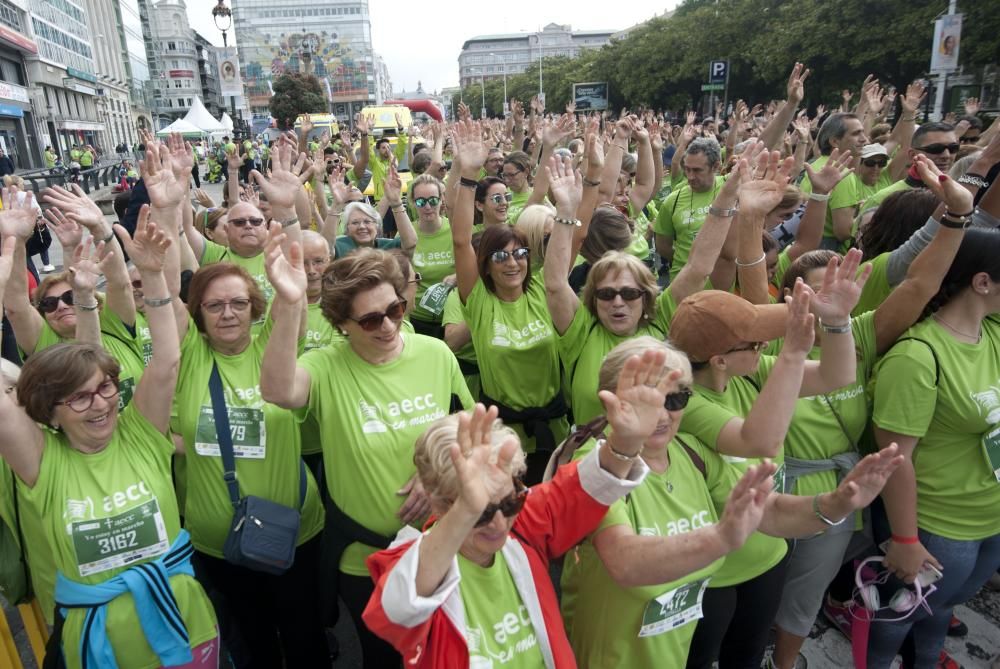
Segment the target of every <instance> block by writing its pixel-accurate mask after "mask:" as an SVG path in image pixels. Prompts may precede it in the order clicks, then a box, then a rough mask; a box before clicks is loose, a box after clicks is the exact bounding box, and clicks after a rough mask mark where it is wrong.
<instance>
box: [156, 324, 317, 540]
mask: <svg viewBox="0 0 1000 669" xmlns="http://www.w3.org/2000/svg"><path fill="white" fill-rule="evenodd" d="M272 324H273V321H271V320H270V319H268V320H267V323H266V325H265V326H264V328H263V330H262V331H261V332H260V333H259V334H256V335H253V337H252V339H251V342H250V345H249V346H248V347H247V348H246V349H245V350H244V351H243V352H242V353H238V354H236V355H223V354H222V353H219V352H217V351H214V350H213V349H212V347H211V346H210V345H209V343H208V340H207V339H206V338H205V337H204V336H203V335H202V334H201V333H200V332H199V331H198V329H197V328H196V327H195V325H194V323H193V322H190V323H189V324H188V331H187V334H186V335H185V336H184V340H183V341H182V342H181V367H180V372H179V374H178V378H177V393H176V397H175V400H174V402H175V407H176V411H177V422H176V423H177V425H178V426H179V431H180V434H181V435H182V436H183V438H184V452H185V457H186V460H187V496H186V500H185V504H184V520H185V525H186V527H187V529H188V531H189V532H190V533H191V543H193V544H194V546H195V548H196V549H198V550H199V551H201V552H202V553H205V554H207V555H211V556H213V557H217V558H221V557H222V546H223V544H224V543H225V541H226V537H227V536H228V534H229V529H230V525H231V524H232V518H233V507H232V503H231V501H230V499H229V491H228V489H227V487H226V484H225V482H224V481H223V479H222V471H223V470H222V457H221V455H220V453H219V441H218V436H217V433H216V429H215V419H214V416H213V411H212V397H211V392H210V391H209V387H208V382H209V377H210V376H211V373H212V364H213V362H214V363H215V364H217V365H218V367H219V376H220V377H221V379H222V388H223V394H224V396H225V399H226V408H227V413H228V416H229V429H230V432H231V433H232V435H233V440H232V441H233V452H234V454H235V456H236V475H237V478H238V480H239V484H240V493H241V494H242V495H244V496H246V495H256V496H257V497H263V498H265V499H268V500H271V501H272V502H276V503H278V504H283V505H285V506H288V507H292V508H295V509H298V508H299V480H300V476H299V463H300V462H301V455H302V454H301V442H300V440H299V425H298V422H297V421H296V417H295V416H294V415H293V414H292V412H291V411H289V410H287V409H282V408H281V407H279V406H277V405H275V404H270V403H268V402H265V401H264V400H263V398H262V397H261V394H260V367H261V361H262V359H263V357H264V348H265V346H266V345H267V340H268V337H269V336H270V334H271V327H272ZM301 513H302V520H301V524H300V525H299V537H298V544H299V545H301V544H303V543H305V542H306V541H308V540H309V539H311V538H313V537H314V536H316V535H317V534H318V533H319V532H320V531H321V530H322V529H323V520H324V518H323V505H322V504H321V502H320V499H319V491H318V489H317V488H316V482H315V481H314V480H313V477H312V474H311V473H309V472H308V471H307V472H306V498H305V503H304V504H303V505H302V508H301Z"/></svg>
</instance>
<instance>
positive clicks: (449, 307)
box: [441, 289, 465, 325]
mask: <svg viewBox="0 0 1000 669" xmlns="http://www.w3.org/2000/svg"><path fill="white" fill-rule="evenodd" d="M463 323H465V315H464V314H463V313H462V299H461V298H460V297H459V296H458V290H457V289H455V290H452V291H451V292H449V293H448V299H446V300H445V301H444V313H443V314H442V316H441V324H442V325H461V324H463Z"/></svg>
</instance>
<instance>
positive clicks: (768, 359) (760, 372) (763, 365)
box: [734, 355, 778, 393]
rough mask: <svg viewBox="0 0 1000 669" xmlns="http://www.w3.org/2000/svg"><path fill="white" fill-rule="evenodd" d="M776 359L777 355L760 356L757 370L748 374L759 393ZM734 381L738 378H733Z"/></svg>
mask: <svg viewBox="0 0 1000 669" xmlns="http://www.w3.org/2000/svg"><path fill="white" fill-rule="evenodd" d="M777 361H778V358H777V356H773V355H762V356H760V362H759V363H758V364H757V371H756V372H754V373H753V374H751V375H750V378H752V379H753V381H754V383H756V384H757V392H758V393H760V389H761V388H763V387H764V384H765V383H767V379H768V377H770V376H771V371H772V370H773V369H774V363H775V362H777ZM734 381H738V379H734Z"/></svg>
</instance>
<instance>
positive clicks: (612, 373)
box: [597, 335, 694, 392]
mask: <svg viewBox="0 0 1000 669" xmlns="http://www.w3.org/2000/svg"><path fill="white" fill-rule="evenodd" d="M646 351H666V353H667V361H666V369H667V371H668V372H674V371H677V370H680V372H681V378H679V379H678V380H677V383H678V385H680V386H684V387H689V386H691V384H692V383H694V377H693V376H692V374H691V361H690V360H688V357H687V355H686V354H685V353H684V352H683V351H680V350H678V349H676V348H674V345H673V344H671V343H670V342H668V341H664V340H662V339H657V338H656V337H650V336H648V335H644V336H642V337H633V338H632V339H626V340H625V341H623V342H622V343H620V344H618V346H615V347H614V348H613V349H611V352H610V353H608V354H607V356H605V358H604V362H603V363H601V373H600V375H599V376H598V383H597V388H598V390H610V391H612V392H613V391H614V390H615V389H616V388H617V387H618V377H619V376H620V375H621V373H622V369H624V368H625V362H626V361H627V360H628V359H629V358H631V357H632V356H634V355H638V356H641V355H642V354H643V353H645V352H646Z"/></svg>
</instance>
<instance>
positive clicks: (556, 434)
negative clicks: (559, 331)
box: [451, 123, 576, 483]
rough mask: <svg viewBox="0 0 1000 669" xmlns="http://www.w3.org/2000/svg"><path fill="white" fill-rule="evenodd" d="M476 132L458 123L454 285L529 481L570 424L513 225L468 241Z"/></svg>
mask: <svg viewBox="0 0 1000 669" xmlns="http://www.w3.org/2000/svg"><path fill="white" fill-rule="evenodd" d="M478 132H479V126H478V124H471V123H470V124H459V125H456V126H455V142H454V143H455V154H456V157H457V158H458V160H459V161H460V165H461V168H460V169H461V186H460V187H459V192H458V196H457V197H456V204H455V211H454V212H453V216H452V219H451V222H452V241H453V242H454V249H455V269H456V273H457V277H458V291H459V297H460V298H461V300H462V303H463V304H464V305H465V316H466V322H467V323H468V326H469V331H470V333H471V334H472V341H473V345H474V346H475V349H476V356H477V359H478V361H479V371H480V378H481V381H482V394H481V395H480V397H481V398H482V400H483V402H484V403H487V404H490V405H491V406H497V407H498V408H499V410H500V417H501V418H502V419H503V421H504V423H505V424H507V425H508V426H510V427H512V428H513V429H514V430H515V431H517V433H518V436H519V437H520V438H521V443H522V445H523V447H524V450H525V452H527V453H528V463H529V465H528V475H527V479H526V480H527V481H528V482H529V483H535V482H537V481H538V480H540V479H541V473H542V471H543V469H544V466H545V463H546V462H547V460H548V456H549V454H550V453H551V452H552V450H553V449H554V448H555V445H556V444H558V443H559V442H560V441H562V439H563V438H564V437H565V436H566V433H567V432H568V430H569V424H568V422H567V420H566V411H567V408H566V403H565V401H564V399H563V396H562V379H561V372H560V367H559V352H558V348H557V345H558V342H557V340H556V333H555V330H554V328H553V326H552V317H551V315H550V313H549V308H548V305H547V303H546V301H545V288H544V286H543V285H542V282H541V281H539V280H538V277H533V276H532V273H531V258H530V255H531V253H530V251H529V250H528V248H527V246H526V244H525V240H524V238H523V237H522V236H521V235H520V234H519V233H518V232H517V231H516V230H515V229H514V228H512V227H510V226H507V225H491V226H487V227H486V229H485V230H483V232H482V235H481V237H480V239H479V246H478V248H476V249H474V248H473V246H472V227H473V226H472V211H473V203H474V193H475V184H476V181H475V177H476V176H477V175H478V174H479V169H480V168H481V167H482V165H483V161H484V160H485V158H486V151H487V147H486V145H485V144H484V143H483V141H482V138H481V137H479V136H478V135H477V134H476V133H478ZM505 169H506V168H505ZM565 215H566V216H569V217H571V218H572V217H575V216H576V211H575V210H572V211H568V212H566V213H565Z"/></svg>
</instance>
